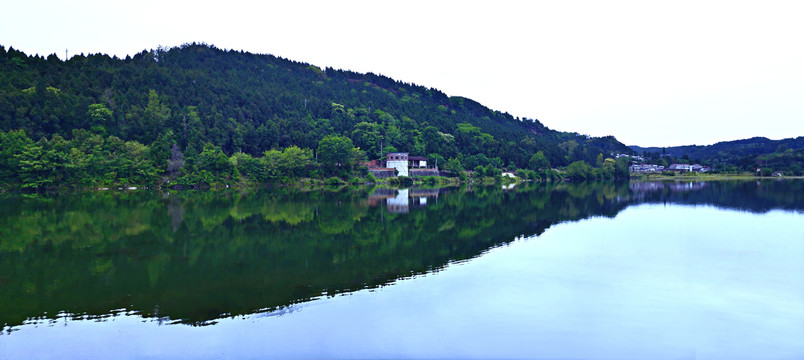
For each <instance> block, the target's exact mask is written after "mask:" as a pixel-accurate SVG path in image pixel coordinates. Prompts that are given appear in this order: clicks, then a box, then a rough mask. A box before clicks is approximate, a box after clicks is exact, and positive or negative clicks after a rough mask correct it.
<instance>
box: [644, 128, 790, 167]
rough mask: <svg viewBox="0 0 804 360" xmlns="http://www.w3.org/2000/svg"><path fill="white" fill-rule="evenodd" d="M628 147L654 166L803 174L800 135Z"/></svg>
mask: <svg viewBox="0 0 804 360" xmlns="http://www.w3.org/2000/svg"><path fill="white" fill-rule="evenodd" d="M631 148H632V149H633V150H634V151H636V152H637V153H638V154H640V155H642V156H643V157H645V158H646V162H649V163H653V164H657V165H664V166H667V165H670V164H674V163H679V164H693V163H695V164H701V165H706V166H710V167H712V169H713V171H716V172H725V173H735V172H745V171H751V172H753V171H755V170H756V169H760V171H761V172H762V174H763V175H770V174H771V173H773V172H781V173H783V174H785V175H804V136H800V137H797V138H789V139H782V140H770V139H767V138H763V137H755V138H751V139H744V140H735V141H725V142H719V143H717V144H713V145H707V146H697V145H690V146H675V147H667V148H655V147H653V148H642V147H638V146H632V147H631Z"/></svg>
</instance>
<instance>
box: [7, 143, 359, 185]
mask: <svg viewBox="0 0 804 360" xmlns="http://www.w3.org/2000/svg"><path fill="white" fill-rule="evenodd" d="M171 135H172V134H171V132H168V133H166V134H165V135H164V136H160V137H159V138H158V139H157V140H156V141H154V142H153V143H152V144H151V145H150V146H145V145H143V144H140V143H139V142H136V141H123V140H121V139H120V138H118V137H116V136H108V137H103V136H101V135H100V134H95V133H92V132H90V131H87V130H83V129H77V130H73V132H72V137H71V138H70V139H69V140H67V139H65V138H63V137H61V136H60V135H53V136H52V137H51V138H50V139H46V138H42V139H40V140H39V141H36V142H34V141H33V140H32V139H31V138H30V137H28V136H27V135H26V133H25V131H23V130H16V131H10V132H4V131H2V130H0V185H4V186H8V187H14V188H22V189H31V188H32V189H43V188H54V187H61V186H63V185H64V184H70V185H72V186H75V187H83V188H89V187H103V186H118V185H119V186H126V185H140V186H143V185H144V186H149V185H167V186H188V187H190V186H219V185H228V184H233V183H282V182H287V181H290V180H293V179H298V178H304V177H312V178H317V177H323V176H335V177H339V178H345V177H347V176H361V175H362V176H367V177H371V175H369V174H368V173H367V171H366V169H365V168H360V167H359V166H358V165H359V161H361V160H363V159H365V154H364V153H363V152H362V151H361V150H360V149H358V148H355V147H354V146H353V145H352V142H351V140H350V139H349V138H345V137H340V136H334V135H330V136H327V137H325V138H323V139H321V141H319V144H318V147H317V152H318V159H315V158H314V157H313V150H312V149H302V148H299V147H297V146H290V147H287V148H285V149H283V150H281V151H280V150H268V151H265V152H264V153H263V154H262V156H259V157H254V156H251V155H250V154H247V153H242V152H237V153H235V154H232V155H231V156H227V155H226V154H224V152H223V151H222V150H221V148H220V147H218V146H216V145H213V144H211V143H205V144H204V146H203V148H202V149H201V151H200V152H194V151H192V150H193V149H192V148H190V150H191V152H188V153H186V154H185V153H182V152H181V150H180V149H179V146H178V145H177V144H176V143H174V142H172V141H171ZM171 144H172V145H171ZM163 169H164V170H163ZM361 170H362V171H361Z"/></svg>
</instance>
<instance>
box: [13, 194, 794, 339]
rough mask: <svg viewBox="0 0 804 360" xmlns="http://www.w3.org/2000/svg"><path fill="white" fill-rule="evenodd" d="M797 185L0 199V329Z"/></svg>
mask: <svg viewBox="0 0 804 360" xmlns="http://www.w3.org/2000/svg"><path fill="white" fill-rule="evenodd" d="M803 185H804V183H803V182H801V181H785V182H759V183H756V182H716V183H679V184H674V183H633V182H632V183H630V184H628V183H582V184H557V185H556V184H551V185H542V184H528V185H524V186H517V187H514V188H512V189H506V190H503V189H500V188H499V187H461V188H448V189H436V188H410V189H383V188H342V189H339V190H335V191H318V190H314V191H303V190H302V191H299V190H292V189H274V190H265V191H257V192H242V193H241V192H236V191H225V192H209V191H207V192H194V191H182V192H171V193H150V192H144V191H137V192H121V193H91V194H74V195H62V196H4V197H3V198H2V199H0V288H2V289H3V291H2V292H0V304H2V306H0V323H3V324H4V328H5V330H6V331H7V332H10V331H11V330H12V329H14V328H15V327H17V326H18V325H21V324H25V323H31V322H34V323H35V322H49V321H54V320H58V321H68V320H69V319H71V318H90V319H99V320H102V319H104V318H107V317H110V316H112V317H113V316H117V314H119V313H121V312H124V313H127V314H139V315H141V316H143V317H145V318H151V319H155V320H157V321H160V322H167V323H170V322H181V323H186V324H192V325H207V324H210V323H213V322H214V321H215V320H216V319H220V318H222V317H227V316H238V315H244V314H251V313H254V312H260V311H267V310H276V309H283V308H287V307H288V306H290V305H292V304H296V303H299V302H304V301H308V300H310V299H314V298H317V297H320V296H327V295H334V294H338V293H342V292H348V291H353V290H357V289H363V288H371V287H377V286H382V285H384V284H388V283H390V282H392V281H395V280H397V279H399V278H404V277H408V276H411V275H415V274H421V273H426V272H429V271H433V270H436V269H439V268H441V267H443V266H444V265H445V264H448V263H450V262H454V261H461V260H464V259H469V258H473V257H476V256H478V255H479V254H481V253H484V252H486V251H488V250H489V249H490V248H494V247H496V246H499V245H501V244H506V243H508V242H511V241H512V240H514V239H516V238H518V237H521V236H523V235H524V236H530V235H538V234H541V233H542V232H543V231H544V230H545V229H547V228H548V227H550V226H552V225H553V224H556V223H560V222H565V221H573V220H578V219H583V218H588V217H593V216H607V217H613V216H615V215H617V214H618V213H619V212H620V211H622V210H623V209H624V208H626V207H627V206H629V205H632V204H640V203H645V202H649V203H653V202H655V203H662V202H675V203H685V204H711V205H714V206H722V207H728V208H736V209H741V210H748V211H757V212H762V211H768V210H769V209H786V210H794V211H802V209H804V202H803V201H802V200H803V199H802V193H804V192H803V191H802V190H804V189H803V188H802V186H803Z"/></svg>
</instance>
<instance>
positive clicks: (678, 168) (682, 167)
mask: <svg viewBox="0 0 804 360" xmlns="http://www.w3.org/2000/svg"><path fill="white" fill-rule="evenodd" d="M668 170H671V171H675V172H708V171H712V168H710V167H708V166H701V165H699V164H692V165H690V164H673V165H670V167H668Z"/></svg>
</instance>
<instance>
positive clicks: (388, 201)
mask: <svg viewBox="0 0 804 360" xmlns="http://www.w3.org/2000/svg"><path fill="white" fill-rule="evenodd" d="M446 191H447V188H410V189H393V188H378V189H375V190H374V191H373V192H372V193H371V195H369V204H371V205H375V206H376V205H383V204H384V205H385V207H386V209H387V210H388V212H389V213H394V214H401V213H407V212H409V211H410V208H411V206H412V207H414V208H415V207H424V206H427V199H428V198H430V199H431V200H438V195H439V193H446Z"/></svg>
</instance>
